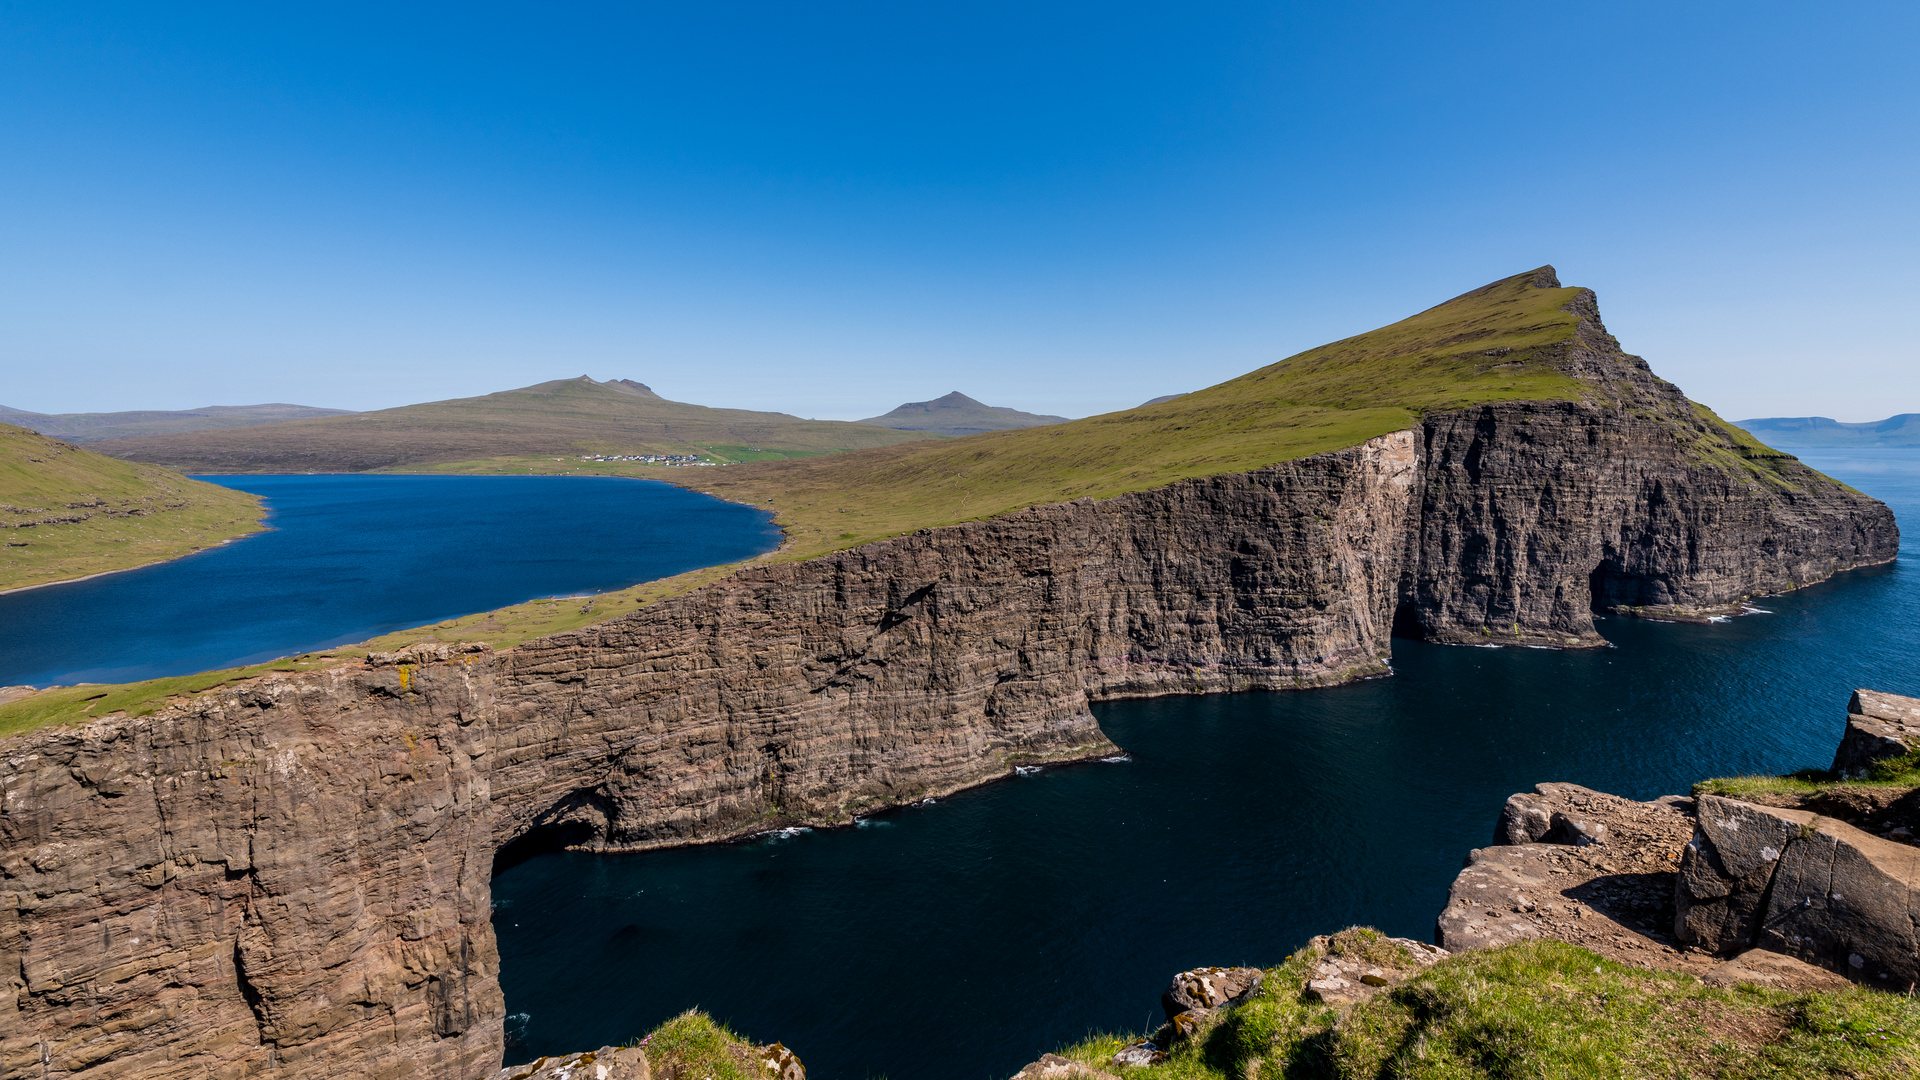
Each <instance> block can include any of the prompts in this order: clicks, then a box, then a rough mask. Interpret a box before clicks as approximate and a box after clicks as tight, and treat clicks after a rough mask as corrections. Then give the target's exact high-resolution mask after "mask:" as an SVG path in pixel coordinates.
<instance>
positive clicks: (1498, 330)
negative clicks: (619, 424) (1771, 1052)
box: [653, 267, 1583, 558]
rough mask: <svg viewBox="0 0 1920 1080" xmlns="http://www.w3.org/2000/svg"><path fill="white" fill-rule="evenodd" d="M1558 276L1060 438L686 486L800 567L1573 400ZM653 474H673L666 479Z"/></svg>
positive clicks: (1010, 436) (1064, 429) (1030, 437)
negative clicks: (1432, 418) (778, 543)
mask: <svg viewBox="0 0 1920 1080" xmlns="http://www.w3.org/2000/svg"><path fill="white" fill-rule="evenodd" d="M1580 292H1581V290H1579V289H1571V288H1561V287H1559V284H1558V282H1557V281H1556V280H1555V279H1554V278H1553V271H1552V268H1551V267H1543V268H1541V269H1539V270H1533V271H1529V272H1527V273H1525V274H1519V275H1516V276H1514V277H1510V278H1507V279H1505V280H1503V281H1497V282H1494V283H1493V284H1491V285H1487V286H1485V287H1483V288H1479V289H1475V290H1474V291H1473V292H1470V293H1467V294H1466V295H1464V296H1460V297H1456V298H1455V299H1453V300H1449V301H1447V302H1446V303H1444V304H1441V305H1440V306H1438V307H1434V308H1430V309H1428V310H1426V311H1423V312H1421V313H1420V314H1418V315H1415V316H1413V317H1411V318H1408V319H1403V320H1401V321H1400V322H1397V323H1394V324H1392V325H1391V326H1385V327H1382V328H1380V329H1378V330H1374V331H1370V332H1368V333H1365V334H1360V335H1358V336H1356V337H1350V338H1347V339H1345V340H1343V341H1336V342H1334V343H1332V344H1330V345H1322V346H1320V347H1319V348H1317V349H1309V350H1308V351H1306V352H1303V353H1300V354H1299V355H1297V356H1292V357H1288V358H1287V359H1285V360H1282V361H1280V362H1278V363H1275V364H1270V365H1268V366H1266V367H1263V368H1261V369H1259V370H1258V371H1254V372H1250V373H1248V374H1246V375H1242V376H1241V377H1239V378H1237V379H1233V380H1230V381H1228V382H1224V383H1221V384H1219V385H1218V386H1212V387H1208V388H1207V389H1205V390H1198V391H1195V392H1193V393H1191V394H1184V395H1181V396H1180V397H1178V398H1175V399H1173V400H1171V401H1165V402H1161V403H1159V404H1153V405H1144V406H1141V407H1140V408H1137V409H1129V410H1126V411H1124V412H1117V413H1108V414H1106V415H1104V416H1094V417H1088V418H1087V419H1084V420H1074V421H1070V422H1068V423H1063V424H1052V425H1048V426H1045V427H1032V428H1025V429H1021V430H1017V431H1001V432H993V433H990V434H985V435H975V436H972V437H969V438H965V439H957V440H952V441H943V442H935V443H916V444H911V445H906V446H897V447H889V448H885V449H879V450H869V451H864V452H861V453H857V454H845V455H839V456H836V457H833V458H819V459H813V460H807V461H785V462H768V463H764V464H755V465H748V466H739V467H734V468H729V469H725V470H709V471H705V472H702V473H699V474H697V475H689V476H687V477H678V476H670V477H668V478H670V479H675V480H678V481H680V482H684V483H689V484H693V485H695V486H698V487H699V488H700V489H701V490H703V491H708V492H711V493H713V494H715V495H718V496H720V497H722V498H727V499H733V500H736V501H740V502H749V503H754V504H756V505H760V506H765V507H769V508H771V509H773V510H774V511H775V513H776V514H777V515H778V518H779V521H780V523H781V524H782V525H783V526H785V527H786V529H787V531H788V534H789V536H790V537H791V538H792V541H793V543H792V544H791V545H790V546H789V547H788V548H787V549H786V550H785V551H783V553H782V554H783V557H788V558H807V557H811V556H814V555H819V554H821V553H823V552H827V551H832V550H836V549H839V548H845V547H852V546H854V545H857V544H861V543H865V542H867V541H870V540H877V539H880V538H883V537H888V536H898V535H901V534H903V533H908V532H912V531H913V530H915V529H921V528H927V527H930V526H938V525H948V524H953V523H955V522H960V521H970V520H975V519H979V518H988V517H993V516H995V515H998V514H1004V513H1007V512H1009V511H1011V510H1016V509H1019V508H1021V507H1026V506H1033V505H1037V504H1042V503H1050V502H1062V501H1065V500H1069V499H1077V498H1081V497H1083V496H1090V497H1093V498H1107V497H1110V496H1113V495H1119V494H1122V493H1124V492H1129V491H1143V490H1146V489H1149V488H1156V487H1161V486H1163V485H1166V484H1170V483H1173V482H1174V481H1177V480H1184V479H1187V478H1189V477H1196V476H1209V475H1214V474H1218V473H1230V472H1243V471H1246V470H1248V469H1256V468H1260V467H1262V466H1265V465H1272V464H1275V463H1278V462H1282V461H1288V460H1291V459H1294V458H1299V457H1305V456H1307V455H1309V454H1317V453H1321V452H1323V451H1328V450H1338V449H1341V448H1343V447H1348V446H1354V445H1357V444H1359V443H1362V442H1365V441H1366V440H1368V439H1370V438H1373V437H1374V436H1377V435H1384V434H1386V433H1387V432H1390V431H1398V430H1401V429H1403V428H1406V427H1409V426H1411V425H1412V424H1413V423H1414V422H1415V421H1416V420H1417V418H1418V417H1419V416H1420V415H1421V414H1422V413H1424V412H1427V411H1432V410H1443V409H1456V408H1461V407H1463V406H1468V405H1476V404H1482V403H1487V402H1495V401H1516V400H1542V399H1552V400H1570V399H1576V398H1579V397H1581V395H1582V392H1583V388H1582V385H1581V384H1580V383H1579V382H1578V381H1576V380H1575V379H1574V378H1572V377H1571V376H1570V375H1569V374H1568V373H1567V372H1566V371H1565V370H1563V366H1562V364H1561V362H1560V361H1561V357H1562V355H1563V354H1564V353H1565V351H1566V348H1565V347H1566V346H1567V344H1568V342H1569V341H1571V339H1572V337H1573V334H1574V330H1575V328H1576V325H1577V323H1578V322H1579V317H1578V316H1577V315H1575V314H1574V313H1573V312H1571V311H1569V310H1567V305H1568V304H1569V303H1570V302H1571V301H1572V300H1573V299H1574V297H1575V296H1576V295H1577V294H1578V293H1580ZM653 475H666V474H664V473H659V474H653Z"/></svg>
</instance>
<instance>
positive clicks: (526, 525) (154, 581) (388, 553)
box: [0, 475, 780, 686]
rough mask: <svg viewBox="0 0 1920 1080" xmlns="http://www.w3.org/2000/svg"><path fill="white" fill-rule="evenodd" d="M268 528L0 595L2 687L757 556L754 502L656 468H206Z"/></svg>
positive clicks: (128, 677) (313, 642)
mask: <svg viewBox="0 0 1920 1080" xmlns="http://www.w3.org/2000/svg"><path fill="white" fill-rule="evenodd" d="M200 479H202V480H210V481H212V482H214V483H218V484H223V485H225V486H227V487H231V488H237V489H239V490H241V491H250V492H253V493H255V494H257V495H260V496H263V497H264V498H265V500H266V506H267V511H268V514H267V518H266V524H267V531H266V532H262V533H257V534H255V535H252V536H248V537H246V538H244V539H240V540H236V541H234V542H232V543H229V544H224V545H221V546H219V547H214V548H210V549H208V550H206V551H202V552H198V553H196V554H193V555H189V556H187V557H186V558H182V559H175V560H173V561H171V562H165V563H158V564H155V565H153V566H146V567H142V568H140V569H137V570H128V571H124V572H121V573H117V574H107V575H104V576H102V577H96V578H91V579H88V580H85V581H76V582H70V583H67V584H64V585H49V586H44V587H41V588H37V589H27V590H24V591H20V592H14V593H8V594H5V595H0V686H7V685H15V684H25V685H29V686H48V685H72V684H74V683H81V682H94V683H113V682H129V681H132V680H135V679H150V678H157V677H159V676H163V675H183V674H187V673H190V672H195V671H206V670H210V669H213V668H222V667H234V666H237V665H240V664H249V663H258V662H260V661H263V660H271V659H274V658H276V657H281V656H287V655H291V654H295V653H301V652H307V651H311V650H314V649H324V648H328V647H330V646H334V645H341V644H345V643H347V642H353V641H363V640H366V639H367V638H370V637H374V636H376V635H379V634H385V633H389V632H392V631H395V630H402V629H406V628H408V627H414V626H422V625H425V624H427V623H433V622H439V621H441V620H443V619H448V618H452V617H454V616H458V615H466V614H471V613H473V612H477V611H488V610H491V609H493V608H497V607H504V606H506V605H508V604H515V603H519V602H521V601H524V600H530V599H534V598H537V597H544V596H556V595H559V596H571V595H576V594H582V593H595V592H603V591H606V590H609V589H620V588H625V587H627V586H629V585H634V584H638V583H640V582H643V581H650V580H653V579H655V578H662V577H668V576H670V575H673V574H678V573H681V572H683V571H686V570H693V569H697V568H699V567H702V566H712V565H715V564H717V563H726V562H732V561H734V560H737V559H745V558H751V557H752V556H754V555H758V554H760V553H761V552H764V551H771V550H772V549H773V548H775V547H776V546H778V545H779V542H780V531H779V530H778V529H777V528H775V527H774V526H773V524H772V522H771V520H770V519H769V516H768V515H767V514H766V513H765V512H763V511H760V510H756V509H753V508H752V507H747V506H740V505H737V504H734V503H727V502H722V501H720V500H719V499H715V498H712V497H710V496H707V495H701V494H698V493H696V492H691V491H686V490H683V489H681V488H677V487H674V486H672V485H670V484H664V483H661V482H659V481H654V480H629V479H622V478H615V477H552V476H364V475H346V476H341V475H319V476H203V477H200Z"/></svg>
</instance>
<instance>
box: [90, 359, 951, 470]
mask: <svg viewBox="0 0 1920 1080" xmlns="http://www.w3.org/2000/svg"><path fill="white" fill-rule="evenodd" d="M931 437H932V436H930V435H927V434H924V433H921V432H907V431H894V430H891V429H888V428H879V427H872V426H870V425H866V424H850V423H846V422H844V421H838V420H802V419H800V418H799V417H795V416H788V415H786V414H785V413H769V412H749V411H747V410H744V409H710V408H707V407H706V406H704V405H689V404H685V403H683V402H678V401H668V400H666V399H665V398H662V397H660V396H659V395H658V394H655V393H654V392H653V391H652V390H650V389H648V388H647V387H646V386H644V385H642V384H640V383H637V382H633V381H631V380H626V379H619V380H612V381H609V382H596V381H595V380H593V379H590V378H587V377H586V376H584V375H583V376H581V377H579V378H577V379H556V380H554V381H552V382H545V383H540V384H538V385H536V386H527V387H522V388H520V389H518V390H506V391H502V392H500V393H497V394H487V395H485V396H483V397H473V398H455V399H453V400H450V401H433V402H428V403H426V404H422V405H404V406H401V407H399V408H395V409H381V410H379V411H377V412H365V413H354V414H352V415H348V416H331V417H324V418H321V419H314V420H291V421H288V422H286V423H280V424H271V425H263V426H259V427H251V428H235V429H229V430H225V431H199V432H192V433H188V434H181V435H157V436H149V437H145V438H137V439H113V440H109V441H106V442H101V443H97V444H95V446H96V448H97V449H99V450H100V451H101V452H102V453H107V454H112V455H113V456H115V457H119V458H125V459H128V460H131V461H145V462H152V463H155V464H162V465H170V466H174V467H176V468H180V469H183V470H185V471H187V472H207V473H249V472H252V473H259V472H370V471H374V470H387V471H404V470H413V471H421V470H428V471H448V470H451V471H497V470H499V469H503V468H510V467H513V466H514V465H516V464H520V463H523V462H524V461H525V459H529V458H544V459H546V460H547V462H548V463H551V461H552V459H553V458H555V457H560V458H564V459H567V460H576V459H577V458H578V457H579V456H580V455H585V454H597V455H639V454H681V455H701V456H706V457H710V458H713V459H716V460H720V461H753V460H765V459H769V458H785V457H798V456H806V455H812V454H827V453H832V452H834V451H838V450H852V449H859V448H862V447H875V446H888V445H891V444H894V443H901V442H908V441H912V440H917V439H927V438H931Z"/></svg>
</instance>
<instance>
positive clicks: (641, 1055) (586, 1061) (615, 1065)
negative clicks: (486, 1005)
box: [488, 1046, 784, 1080]
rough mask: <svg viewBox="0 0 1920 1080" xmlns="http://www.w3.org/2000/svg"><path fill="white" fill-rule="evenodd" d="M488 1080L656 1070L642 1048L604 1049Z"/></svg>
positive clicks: (598, 1077) (622, 1076)
mask: <svg viewBox="0 0 1920 1080" xmlns="http://www.w3.org/2000/svg"><path fill="white" fill-rule="evenodd" d="M488 1080H653V1070H652V1067H651V1065H650V1064H649V1063H648V1061H647V1052H646V1051H645V1050H643V1049H641V1048H640V1047H637V1046H627V1047H618V1046H603V1047H601V1048H600V1049H598V1050H589V1051H587V1052H586V1053H584V1054H563V1055H561V1056H560V1057H543V1058H541V1059H539V1060H538V1061H534V1062H531V1063H529V1064H526V1065H509V1066H507V1067H506V1068H504V1069H501V1070H500V1071H499V1072H497V1073H494V1074H493V1075H492V1076H491V1077H489V1078H488ZM783 1080H784V1078H783Z"/></svg>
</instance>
